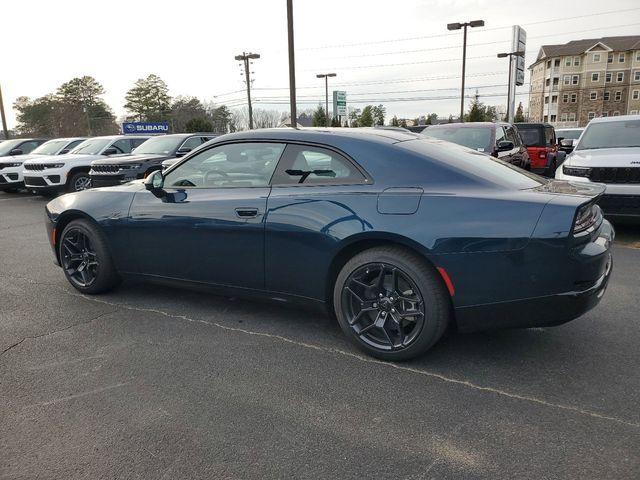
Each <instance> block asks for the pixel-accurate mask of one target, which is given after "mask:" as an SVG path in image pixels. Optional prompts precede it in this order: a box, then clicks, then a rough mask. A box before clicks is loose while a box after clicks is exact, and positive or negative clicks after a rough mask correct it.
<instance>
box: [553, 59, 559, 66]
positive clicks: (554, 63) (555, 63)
mask: <svg viewBox="0 0 640 480" xmlns="http://www.w3.org/2000/svg"><path fill="white" fill-rule="evenodd" d="M553 66H554V67H559V66H560V59H559V58H556V59H555V60H554V61H553Z"/></svg>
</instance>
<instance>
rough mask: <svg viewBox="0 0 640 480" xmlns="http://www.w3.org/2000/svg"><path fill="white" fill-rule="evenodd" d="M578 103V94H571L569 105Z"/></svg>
mask: <svg viewBox="0 0 640 480" xmlns="http://www.w3.org/2000/svg"><path fill="white" fill-rule="evenodd" d="M577 101H578V94H577V93H572V94H571V103H576V102H577Z"/></svg>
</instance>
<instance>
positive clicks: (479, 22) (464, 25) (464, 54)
mask: <svg viewBox="0 0 640 480" xmlns="http://www.w3.org/2000/svg"><path fill="white" fill-rule="evenodd" d="M467 27H471V28H473V27H484V20H472V21H470V22H464V23H449V24H448V25H447V30H460V29H461V28H462V30H463V36H462V93H461V94H460V121H461V122H464V76H465V68H466V64H467Z"/></svg>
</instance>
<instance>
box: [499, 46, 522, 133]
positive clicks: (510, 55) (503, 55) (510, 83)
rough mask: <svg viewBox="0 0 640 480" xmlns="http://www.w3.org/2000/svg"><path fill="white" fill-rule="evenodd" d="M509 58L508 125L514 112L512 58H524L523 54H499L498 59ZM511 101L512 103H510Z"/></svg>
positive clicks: (511, 121) (519, 52)
mask: <svg viewBox="0 0 640 480" xmlns="http://www.w3.org/2000/svg"><path fill="white" fill-rule="evenodd" d="M506 57H509V85H508V90H507V121H508V122H509V123H513V117H514V115H515V112H514V111H513V109H514V108H515V91H514V90H515V85H513V84H512V82H513V58H514V57H524V52H522V51H518V52H510V53H499V54H498V58H506ZM512 99H513V101H512Z"/></svg>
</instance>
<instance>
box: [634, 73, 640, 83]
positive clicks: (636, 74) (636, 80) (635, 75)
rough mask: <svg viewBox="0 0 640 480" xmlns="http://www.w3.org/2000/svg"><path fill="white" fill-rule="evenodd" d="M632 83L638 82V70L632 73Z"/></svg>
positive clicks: (639, 76)
mask: <svg viewBox="0 0 640 480" xmlns="http://www.w3.org/2000/svg"><path fill="white" fill-rule="evenodd" d="M633 81H634V82H640V70H636V71H635V72H633Z"/></svg>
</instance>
